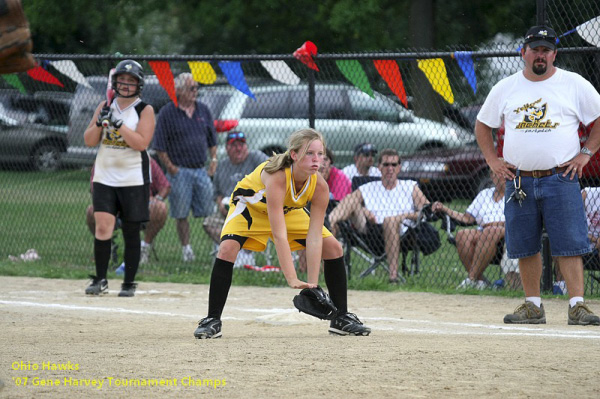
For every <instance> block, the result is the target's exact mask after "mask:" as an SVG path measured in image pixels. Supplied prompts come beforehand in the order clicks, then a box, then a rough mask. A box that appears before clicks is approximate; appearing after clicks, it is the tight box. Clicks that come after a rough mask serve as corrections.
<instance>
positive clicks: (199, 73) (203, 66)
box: [188, 61, 217, 85]
mask: <svg viewBox="0 0 600 399" xmlns="http://www.w3.org/2000/svg"><path fill="white" fill-rule="evenodd" d="M188 66H189V67H190V71H191V72H192V76H193V77H194V80H195V81H196V82H198V83H201V84H203V85H211V84H213V83H215V82H216V80H217V73H216V72H215V70H214V69H213V67H212V66H211V65H210V63H208V62H201V61H188Z"/></svg>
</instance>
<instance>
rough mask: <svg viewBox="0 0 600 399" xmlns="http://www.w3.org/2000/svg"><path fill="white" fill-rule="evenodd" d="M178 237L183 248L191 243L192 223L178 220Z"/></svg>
mask: <svg viewBox="0 0 600 399" xmlns="http://www.w3.org/2000/svg"><path fill="white" fill-rule="evenodd" d="M177 235H178V236H179V241H180V242H181V245H182V246H186V245H188V244H189V243H190V223H189V222H188V220H187V219H177ZM236 255H237V254H236ZM234 260H235V258H234Z"/></svg>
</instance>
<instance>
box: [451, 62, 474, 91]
mask: <svg viewBox="0 0 600 399" xmlns="http://www.w3.org/2000/svg"><path fill="white" fill-rule="evenodd" d="M471 54H472V52H471V51H456V52H454V58H455V59H456V61H457V62H458V66H460V69H462V71H463V73H464V74H465V77H466V78H467V82H469V84H470V85H471V87H472V88H473V93H475V94H477V77H476V76H475V67H474V66H473V58H472V57H471Z"/></svg>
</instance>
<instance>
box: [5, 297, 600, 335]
mask: <svg viewBox="0 0 600 399" xmlns="http://www.w3.org/2000/svg"><path fill="white" fill-rule="evenodd" d="M0 305H8V306H14V307H37V308H52V309H61V310H86V311H96V312H107V313H127V314H137V315H150V316H167V317H181V318H186V319H194V320H196V319H198V316H190V315H189V314H182V313H171V312H156V311H148V310H133V309H125V308H118V307H117V308H107V307H97V306H81V305H64V304H59V303H38V302H26V301H6V300H0ZM235 309H236V310H241V311H246V312H250V313H267V314H268V313H271V314H275V313H287V312H296V311H295V310H288V309H280V308H273V309H247V308H235ZM362 319H363V320H365V321H366V320H370V321H373V322H378V321H379V322H384V323H390V324H393V326H389V327H387V326H375V327H372V328H373V330H380V331H397V332H405V333H419V334H432V335H483V336H527V337H548V338H574V339H594V340H600V332H596V331H585V330H575V328H577V327H576V326H573V327H572V328H573V330H572V331H564V330H556V329H545V328H543V327H528V326H518V325H515V326H512V325H494V324H478V323H458V322H444V321H432V320H411V319H399V318H394V317H363V318H362ZM223 320H242V321H244V320H245V321H252V320H254V319H253V318H250V319H246V318H239V317H224V318H223ZM407 323H410V324H430V325H431V328H427V327H425V328H417V327H402V326H401V324H407ZM444 326H447V327H453V328H467V329H485V330H488V331H474V330H469V331H458V330H456V329H451V330H450V329H444V328H443V327H444ZM439 327H441V328H439ZM569 328H571V327H569ZM586 328H590V329H596V328H597V327H594V326H590V327H586Z"/></svg>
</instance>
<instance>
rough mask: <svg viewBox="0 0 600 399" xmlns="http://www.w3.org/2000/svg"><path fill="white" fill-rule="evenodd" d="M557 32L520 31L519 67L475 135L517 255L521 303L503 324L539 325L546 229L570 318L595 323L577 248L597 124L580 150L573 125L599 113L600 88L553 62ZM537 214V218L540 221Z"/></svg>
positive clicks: (484, 111) (581, 249)
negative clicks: (501, 190) (582, 180)
mask: <svg viewBox="0 0 600 399" xmlns="http://www.w3.org/2000/svg"><path fill="white" fill-rule="evenodd" d="M556 41H557V37H556V32H554V30H552V29H551V28H550V27H547V26H534V27H532V28H531V29H529V31H527V33H526V35H525V40H524V43H523V47H522V49H521V57H522V58H523V61H524V62H525V68H524V69H523V71H520V72H517V73H516V74H514V75H512V76H509V77H507V78H505V79H503V80H501V81H500V82H498V83H497V84H496V85H495V86H494V87H493V88H492V90H491V91H490V94H489V95H488V97H487V99H486V100H485V103H484V104H483V106H482V108H481V111H480V112H479V115H477V123H476V125H475V135H476V137H477V142H478V144H479V146H480V148H481V151H482V152H483V155H484V156H485V159H486V161H487V163H488V165H489V166H490V168H491V169H492V171H493V172H494V173H496V174H497V175H499V176H501V177H503V178H505V179H508V181H507V185H506V196H505V198H506V203H505V208H504V213H505V216H506V237H505V238H506V246H507V252H508V256H509V258H511V259H516V258H518V259H519V268H520V271H521V279H522V283H523V289H524V291H525V303H524V304H522V305H520V306H519V307H517V309H516V310H515V311H514V313H512V314H508V315H506V316H505V317H504V322H505V323H518V324H545V323H546V314H545V312H544V307H543V305H542V303H541V297H540V278H541V275H542V258H541V255H540V249H541V244H540V241H541V234H542V228H545V230H546V232H547V233H548V237H549V238H550V249H551V252H552V255H553V256H555V257H558V260H559V264H560V269H561V271H562V272H563V275H564V277H565V281H566V283H567V287H568V290H569V296H570V299H569V305H570V306H569V310H568V323H569V324H578V325H590V324H591V325H600V318H599V317H598V316H596V315H595V314H594V313H593V312H592V311H591V310H590V309H589V308H588V307H587V305H586V304H585V303H584V301H583V291H584V284H583V281H584V280H583V264H582V260H581V255H582V254H585V253H588V252H589V245H588V240H587V226H586V221H585V213H584V210H583V201H582V200H581V194H580V192H579V178H578V176H581V174H582V170H583V167H584V166H585V165H586V164H587V163H588V162H589V160H590V157H591V155H592V154H593V153H594V152H595V151H596V150H598V148H599V147H600V123H596V124H595V125H594V128H593V130H592V132H591V134H590V137H589V139H588V141H587V142H586V147H583V148H582V149H581V152H580V150H579V136H578V134H577V127H578V125H579V123H580V122H582V123H583V124H585V125H588V124H590V123H592V122H594V121H595V120H597V119H598V117H600V95H599V94H598V92H597V91H596V90H595V89H594V87H593V86H592V85H591V84H590V83H589V82H588V81H586V80H585V79H584V78H582V77H581V76H579V75H577V74H575V73H573V72H568V71H565V70H562V69H559V68H556V67H555V66H554V60H555V59H556V53H557V51H556ZM502 122H504V125H505V129H506V134H505V141H504V152H503V155H504V158H503V159H502V158H498V156H497V155H496V149H495V148H494V142H493V138H492V129H493V128H498V127H500V125H501V123H502ZM542 221H543V223H542Z"/></svg>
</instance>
